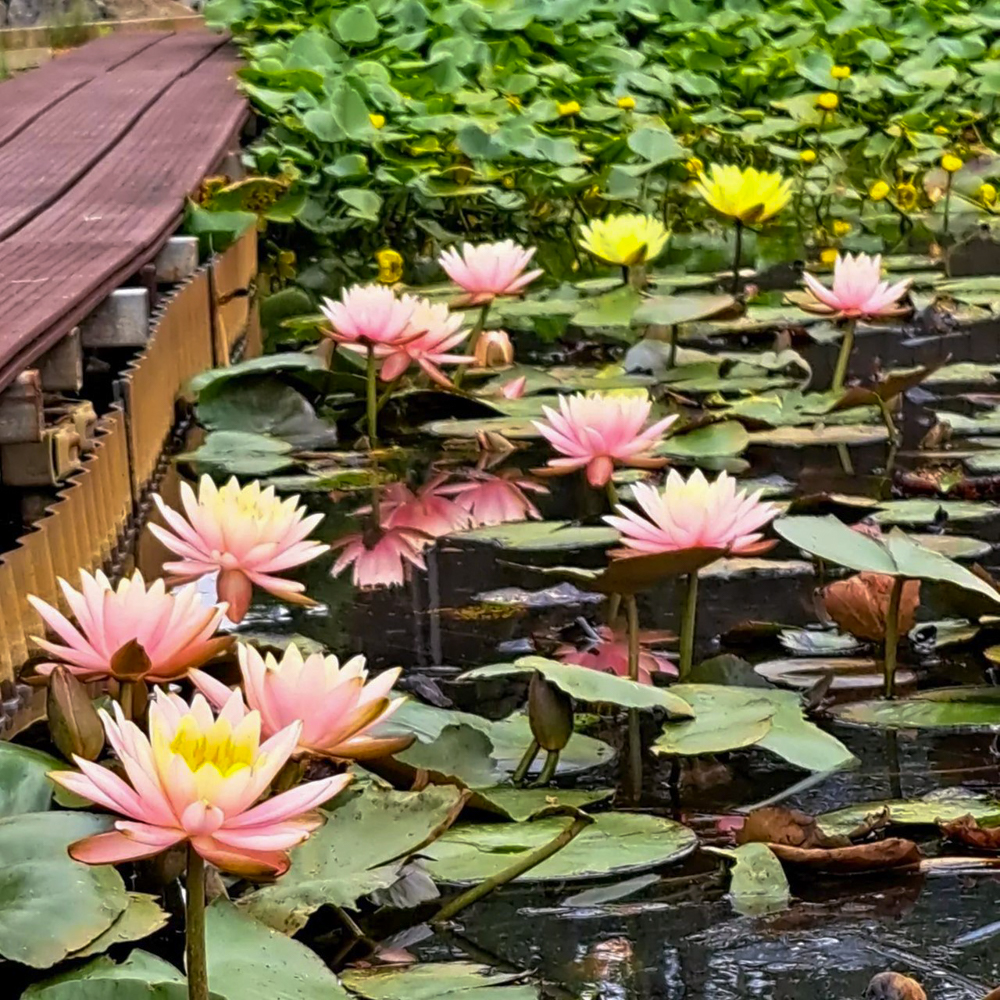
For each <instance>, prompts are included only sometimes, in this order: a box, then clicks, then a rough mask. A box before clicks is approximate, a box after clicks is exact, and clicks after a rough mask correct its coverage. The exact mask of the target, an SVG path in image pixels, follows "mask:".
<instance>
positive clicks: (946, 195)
mask: <svg viewBox="0 0 1000 1000" xmlns="http://www.w3.org/2000/svg"><path fill="white" fill-rule="evenodd" d="M952 177H954V174H952V173H950V172H949V174H948V186H947V187H946V188H945V191H944V228H943V229H942V233H941V235H942V236H947V235H948V216H949V212H950V211H951V179H952Z"/></svg>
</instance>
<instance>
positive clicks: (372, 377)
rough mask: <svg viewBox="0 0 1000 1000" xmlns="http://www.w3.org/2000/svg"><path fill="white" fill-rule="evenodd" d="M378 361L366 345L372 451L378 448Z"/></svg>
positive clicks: (369, 436) (370, 445) (373, 349)
mask: <svg viewBox="0 0 1000 1000" xmlns="http://www.w3.org/2000/svg"><path fill="white" fill-rule="evenodd" d="M377 378H378V359H377V358H376V357H375V348H374V347H372V345H371V344H369V345H368V397H367V404H368V405H367V412H368V448H369V450H371V451H374V450H375V449H376V448H377V447H378V382H377Z"/></svg>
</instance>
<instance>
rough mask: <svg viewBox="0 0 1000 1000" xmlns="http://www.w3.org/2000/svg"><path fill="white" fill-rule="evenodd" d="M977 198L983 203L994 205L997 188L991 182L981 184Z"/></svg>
mask: <svg viewBox="0 0 1000 1000" xmlns="http://www.w3.org/2000/svg"><path fill="white" fill-rule="evenodd" d="M979 200H980V201H981V202H982V203H983V204H984V205H995V204H996V203H997V189H996V187H995V186H994V185H992V184H982V185H980V187H979Z"/></svg>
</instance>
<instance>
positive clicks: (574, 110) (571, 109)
mask: <svg viewBox="0 0 1000 1000" xmlns="http://www.w3.org/2000/svg"><path fill="white" fill-rule="evenodd" d="M556 110H557V111H558V112H559V116H560V117H561V118H567V117H569V116H570V115H576V114H579V113H580V102H579V101H560V102H559V103H558V104H557V105H556Z"/></svg>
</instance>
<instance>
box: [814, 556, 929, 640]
mask: <svg viewBox="0 0 1000 1000" xmlns="http://www.w3.org/2000/svg"><path fill="white" fill-rule="evenodd" d="M894 582H895V580H894V578H893V577H891V576H887V575H885V574H884V573H855V574H854V576H849V577H848V578H847V579H846V580H837V581H836V582H835V583H831V584H830V585H829V586H828V587H827V588H826V589H825V590H824V591H823V606H824V607H825V608H826V612H827V614H828V615H829V616H830V617H831V618H832V619H833V620H834V621H835V622H836V623H837V625H838V626H839V628H840V629H841V631H844V632H849V633H850V634H851V635H853V636H856V637H857V638H859V639H869V640H871V641H873V642H882V641H883V640H884V639H885V626H886V620H887V619H888V616H889V597H890V595H891V593H892V587H893V583H894ZM919 603H920V581H919V580H907V581H906V582H905V583H904V584H903V592H902V594H901V596H900V601H899V633H900V634H905V633H907V632H909V631H910V629H911V628H913V623H914V621H915V620H916V612H917V605H918V604H919Z"/></svg>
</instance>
